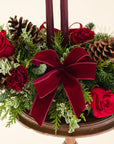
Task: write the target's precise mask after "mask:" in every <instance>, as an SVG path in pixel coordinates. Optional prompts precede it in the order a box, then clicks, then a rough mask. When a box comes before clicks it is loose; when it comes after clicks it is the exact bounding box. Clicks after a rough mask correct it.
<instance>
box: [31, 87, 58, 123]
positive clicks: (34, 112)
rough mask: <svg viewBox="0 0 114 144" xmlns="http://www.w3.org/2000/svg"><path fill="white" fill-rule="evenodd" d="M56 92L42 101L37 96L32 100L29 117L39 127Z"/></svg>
mask: <svg viewBox="0 0 114 144" xmlns="http://www.w3.org/2000/svg"><path fill="white" fill-rule="evenodd" d="M56 91H57V89H56V90H54V91H53V92H52V93H50V94H49V95H47V96H46V97H45V98H43V99H40V98H39V96H38V95H37V96H36V97H35V99H34V102H33V105H32V107H31V110H30V115H31V116H32V117H33V118H34V119H35V121H36V122H37V123H38V124H39V125H40V126H42V125H43V123H44V121H45V118H46V115H47V113H48V110H49V108H50V105H51V103H52V101H53V99H54V96H55V94H56Z"/></svg>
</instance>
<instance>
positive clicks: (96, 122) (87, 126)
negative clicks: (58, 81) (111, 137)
mask: <svg viewBox="0 0 114 144" xmlns="http://www.w3.org/2000/svg"><path fill="white" fill-rule="evenodd" d="M18 121H19V122H20V123H21V124H23V125H24V126H26V127H27V128H31V129H33V130H35V131H36V132H41V133H43V134H48V135H53V136H57V137H65V141H64V143H63V144H77V142H76V140H75V138H76V137H83V136H84V137H85V136H90V135H94V134H99V133H102V132H106V131H108V130H109V129H113V128H114V115H112V116H110V117H107V118H102V119H97V118H94V117H92V116H90V117H88V118H87V122H86V123H85V122H80V128H78V129H76V130H75V132H73V133H72V134H70V133H68V125H66V124H62V125H61V126H60V128H59V130H58V132H57V135H55V130H54V128H53V127H52V124H51V123H49V122H45V123H44V124H43V126H42V127H40V126H39V125H38V124H37V122H36V121H35V120H34V119H33V118H32V117H31V116H30V115H29V114H27V113H25V112H22V115H19V120H18Z"/></svg>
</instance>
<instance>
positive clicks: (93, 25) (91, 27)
mask: <svg viewBox="0 0 114 144" xmlns="http://www.w3.org/2000/svg"><path fill="white" fill-rule="evenodd" d="M85 27H87V28H89V29H90V30H93V29H94V27H95V24H94V23H92V22H90V23H88V24H87V25H85Z"/></svg>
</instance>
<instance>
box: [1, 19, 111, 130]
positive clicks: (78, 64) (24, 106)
mask: <svg viewBox="0 0 114 144" xmlns="http://www.w3.org/2000/svg"><path fill="white" fill-rule="evenodd" d="M48 18H49V17H48ZM48 18H47V19H48ZM8 23H9V25H8V26H7V27H6V28H5V27H4V26H0V116H1V119H2V120H3V119H4V118H6V117H7V116H8V122H7V125H6V126H7V127H9V126H10V125H11V124H13V123H15V122H16V118H19V115H21V113H22V111H25V112H26V113H28V114H30V115H31V116H32V117H33V118H34V119H35V120H36V121H37V123H38V124H39V125H40V126H42V125H43V123H44V121H49V122H51V123H52V124H53V127H54V128H55V133H57V130H58V129H59V126H60V125H61V124H62V123H66V124H68V125H69V133H72V132H74V131H75V129H76V128H79V123H80V121H84V122H85V123H86V119H87V117H89V116H91V117H96V118H103V117H109V116H111V115H113V113H114V37H112V36H111V35H109V34H107V33H95V25H94V24H93V23H89V24H87V25H85V26H82V24H80V23H74V24H78V25H79V26H80V27H79V28H71V27H72V25H71V26H70V27H69V28H68V31H67V34H68V37H67V38H66V37H64V34H63V31H64V30H63V31H61V30H58V29H56V28H54V29H53V30H54V35H50V33H51V30H48V27H47V28H45V24H46V22H44V23H43V24H42V25H41V26H40V27H39V28H38V27H37V26H36V25H33V24H32V23H31V22H29V21H28V20H23V18H22V17H20V18H19V20H18V19H17V16H15V17H14V18H12V17H10V20H9V21H8ZM48 24H49V23H48V21H47V25H48ZM51 36H52V37H51ZM49 37H51V39H49Z"/></svg>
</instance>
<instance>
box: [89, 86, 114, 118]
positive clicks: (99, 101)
mask: <svg viewBox="0 0 114 144" xmlns="http://www.w3.org/2000/svg"><path fill="white" fill-rule="evenodd" d="M91 96H92V98H93V101H92V103H91V105H90V107H91V108H92V110H93V114H94V116H95V117H97V118H102V117H107V116H110V115H112V114H113V113H114V94H113V93H112V91H111V90H108V91H105V90H104V89H102V88H94V89H92V90H91Z"/></svg>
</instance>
